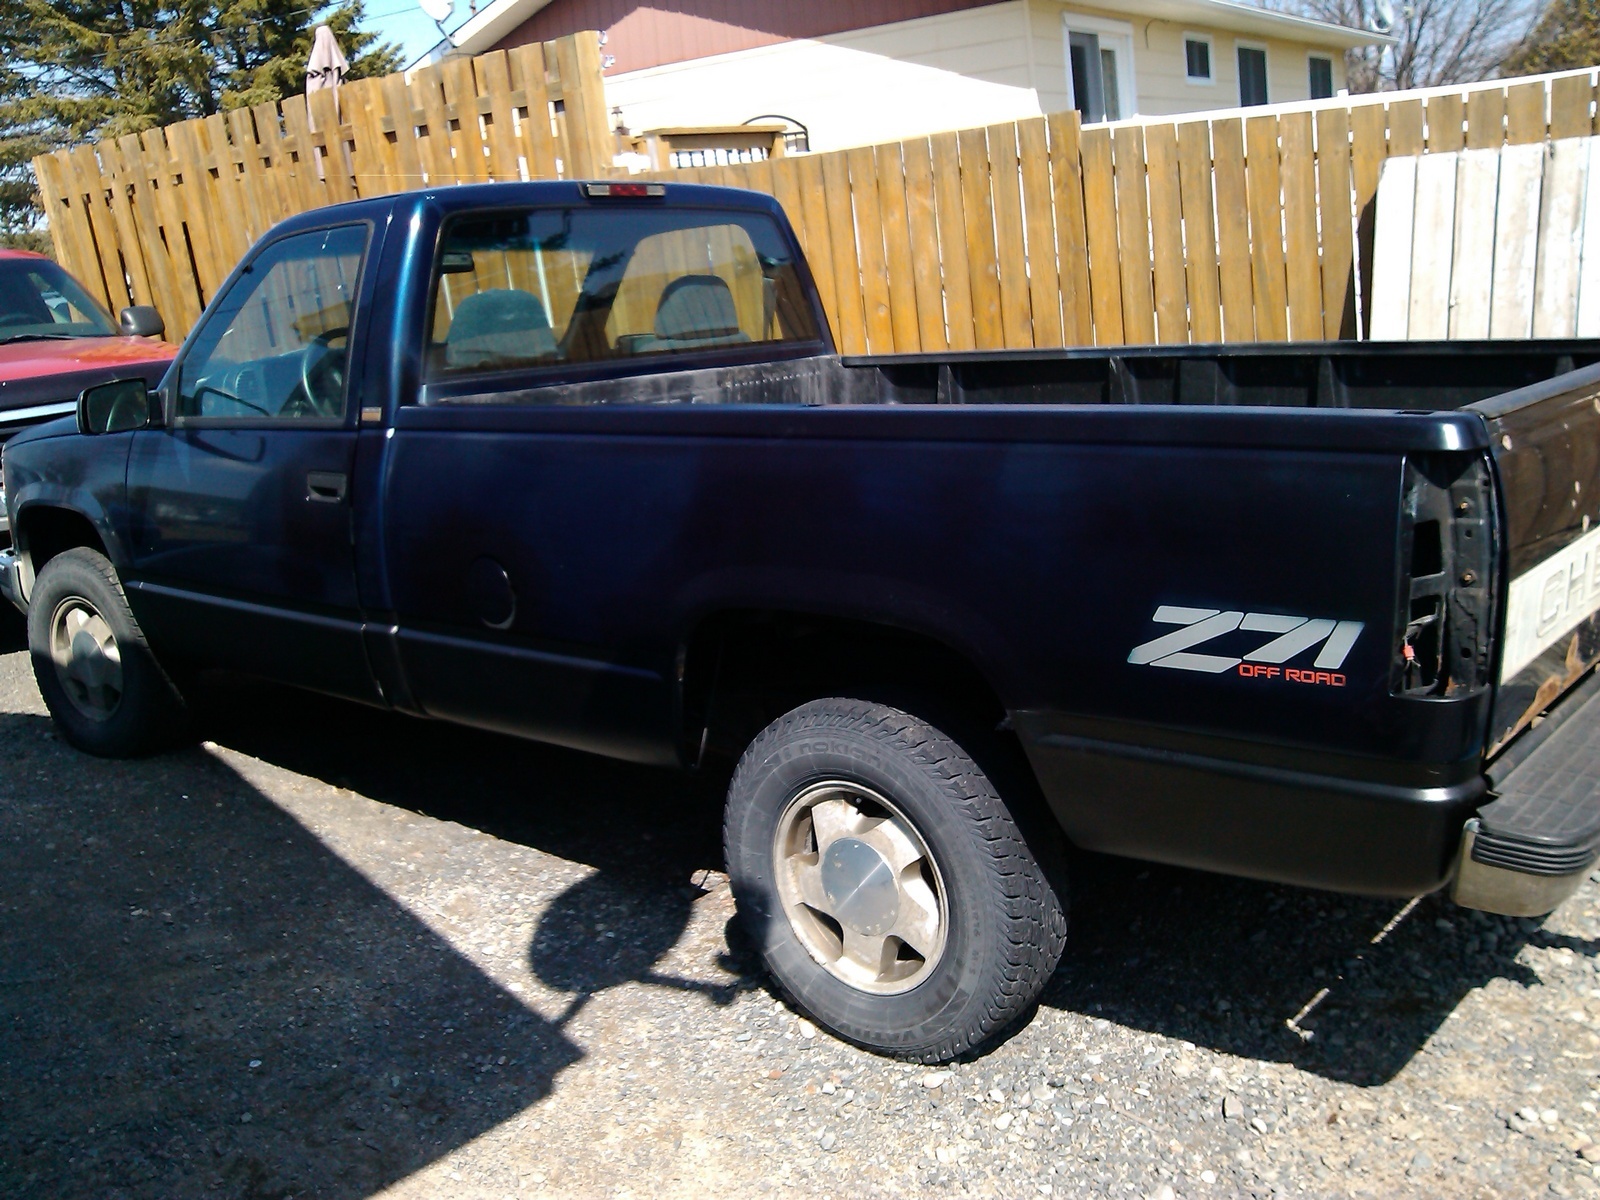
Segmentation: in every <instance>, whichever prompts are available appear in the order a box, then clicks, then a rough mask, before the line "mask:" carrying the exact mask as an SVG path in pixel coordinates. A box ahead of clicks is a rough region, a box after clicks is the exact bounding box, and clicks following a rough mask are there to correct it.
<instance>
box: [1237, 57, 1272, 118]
mask: <svg viewBox="0 0 1600 1200" xmlns="http://www.w3.org/2000/svg"><path fill="white" fill-rule="evenodd" d="M1266 102H1267V51H1266V49H1265V47H1261V46H1240V47H1239V103H1240V104H1241V105H1243V106H1245V107H1248V106H1250V105H1253V104H1265V103H1266Z"/></svg>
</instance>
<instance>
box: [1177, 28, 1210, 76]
mask: <svg viewBox="0 0 1600 1200" xmlns="http://www.w3.org/2000/svg"><path fill="white" fill-rule="evenodd" d="M1182 40H1183V79H1184V82H1185V83H1189V84H1192V85H1193V86H1195V87H1216V86H1217V39H1216V35H1215V34H1210V33H1200V32H1198V31H1196V30H1192V29H1187V30H1185V31H1184V33H1183V39H1182ZM1190 42H1204V43H1205V45H1206V67H1207V69H1208V70H1210V72H1211V74H1209V75H1191V74H1189V43H1190Z"/></svg>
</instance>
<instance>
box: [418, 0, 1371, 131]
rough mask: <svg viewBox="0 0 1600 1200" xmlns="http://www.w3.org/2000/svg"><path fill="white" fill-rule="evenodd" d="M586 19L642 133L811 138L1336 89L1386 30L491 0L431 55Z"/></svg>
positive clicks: (1177, 5)
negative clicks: (779, 130)
mask: <svg viewBox="0 0 1600 1200" xmlns="http://www.w3.org/2000/svg"><path fill="white" fill-rule="evenodd" d="M580 29H600V30H602V31H604V33H605V34H606V41H605V54H606V61H607V69H606V95H607V101H608V103H609V104H611V105H612V106H613V107H614V108H617V109H620V110H621V120H622V122H623V123H624V124H625V125H626V126H627V127H628V128H629V129H631V130H633V131H635V132H639V131H644V130H651V129H660V128H667V127H682V126H718V125H737V124H743V123H746V122H752V121H757V120H765V121H771V120H774V119H782V120H786V121H788V122H789V123H790V127H791V128H792V129H796V130H802V129H803V130H804V131H805V134H806V137H807V140H808V142H809V148H810V149H812V150H833V149H838V148H840V147H844V146H858V145H866V144H871V143H875V142H884V141H893V140H898V139H901V138H905V137H912V136H916V135H919V134H924V133H931V132H936V131H939V130H945V129H961V128H969V127H972V126H976V125H984V124H988V123H991V122H994V121H1004V120H1015V119H1018V118H1021V117H1027V116H1037V115H1039V114H1040V113H1047V112H1055V111H1060V110H1063V109H1068V108H1077V109H1078V110H1079V111H1080V112H1081V113H1083V116H1084V120H1085V121H1101V120H1116V119H1119V118H1123V117H1131V116H1135V115H1152V116H1163V115H1170V114H1175V113H1185V112H1196V111H1204V110H1208V109H1219V108H1233V107H1236V106H1239V105H1253V104H1267V103H1277V102H1281V101H1289V100H1307V99H1315V98H1319V97H1323V96H1332V95H1335V94H1337V93H1338V92H1339V91H1340V90H1342V89H1343V87H1344V83H1345V76H1344V52H1345V50H1347V49H1350V48H1352V47H1357V46H1365V45H1372V44H1375V43H1381V42H1384V41H1386V40H1387V39H1385V38H1383V37H1381V36H1380V35H1377V34H1373V33H1369V32H1366V31H1363V30H1358V29H1350V28H1347V27H1345V26H1342V25H1331V24H1327V23H1325V22H1322V21H1313V20H1309V19H1307V18H1304V17H1296V16H1290V15H1288V14H1285V13H1280V12H1271V11H1268V10H1266V9H1262V8H1257V7H1255V6H1253V5H1249V4H1242V3H1236V2H1233V0H1119V4H1118V7H1117V8H1116V9H1115V10H1112V9H1107V8H1095V7H1091V6H1088V5H1083V4H1078V3H1071V4H1065V3H1060V2H1059V0H1006V2H1005V3H999V4H995V3H971V2H970V0H967V2H963V0H872V2H856V3H851V2H849V0H806V2H805V3H793V2H790V0H643V2H641V0H489V2H488V3H485V4H483V5H482V6H481V7H480V8H479V9H478V10H477V12H476V13H475V14H474V15H473V16H472V17H471V19H469V20H468V21H467V22H466V23H465V24H464V25H462V26H461V27H460V28H459V29H458V30H457V31H456V32H455V35H454V39H453V40H454V42H455V49H454V50H453V51H450V50H449V47H448V46H447V45H446V44H444V43H441V45H440V47H438V48H437V49H436V50H435V52H434V54H433V55H432V56H430V57H434V58H436V57H439V56H440V54H441V53H442V52H446V51H448V52H451V53H467V54H482V53H484V52H486V51H489V50H492V49H496V48H504V47H508V46H516V45H521V44H523V43H526V42H530V41H543V40H548V39H551V38H555V37H559V36H562V35H564V34H567V33H572V32H575V31H577V30H580Z"/></svg>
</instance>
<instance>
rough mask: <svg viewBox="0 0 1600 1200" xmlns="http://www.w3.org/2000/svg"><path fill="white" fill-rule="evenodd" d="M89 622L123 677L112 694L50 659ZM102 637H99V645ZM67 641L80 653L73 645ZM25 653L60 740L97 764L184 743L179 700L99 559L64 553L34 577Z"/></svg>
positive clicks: (110, 570) (82, 550) (80, 551)
mask: <svg viewBox="0 0 1600 1200" xmlns="http://www.w3.org/2000/svg"><path fill="white" fill-rule="evenodd" d="M86 614H92V616H98V617H99V618H101V619H102V620H103V622H104V625H105V627H106V630H108V631H109V637H110V638H111V639H112V641H113V642H114V644H115V649H116V658H117V659H118V660H119V662H118V666H119V667H120V670H119V671H118V672H116V673H115V680H116V683H115V687H114V688H113V687H112V686H110V685H103V686H99V687H96V688H94V689H88V688H86V687H85V686H84V685H83V684H82V683H81V682H79V681H78V680H77V679H75V678H73V677H71V676H70V675H68V674H67V672H66V670H65V669H64V668H63V667H62V666H58V663H57V661H56V656H55V655H54V654H53V653H52V637H53V633H54V632H62V630H63V629H64V628H65V622H67V621H68V620H73V619H76V618H77V617H79V616H83V615H86ZM92 616H91V617H90V619H91V620H92ZM58 617H60V618H61V620H62V622H63V625H62V626H61V627H60V628H58V626H57V619H58ZM93 628H94V629H96V630H100V626H98V625H94V626H93ZM106 630H101V631H100V639H101V640H102V641H103V640H104V637H105V636H107V633H106ZM65 640H66V643H67V645H69V646H73V647H75V646H76V645H77V640H76V638H70V637H69V638H66V639H65ZM28 652H29V656H30V657H31V658H32V660H33V677H34V679H35V680H36V681H37V683H38V685H39V692H40V694H41V695H43V697H44V702H45V707H47V708H48V709H49V710H50V715H51V716H52V717H54V718H55V722H56V725H57V727H58V728H59V729H60V730H61V734H62V736H63V737H64V738H66V740H67V741H68V742H70V743H71V744H72V745H74V746H76V747H77V748H78V749H79V750H83V751H85V752H87V753H89V754H95V755H99V756H100V757H102V758H134V757H137V756H140V755H144V754H151V753H153V752H155V751H158V750H164V749H167V748H169V747H171V746H173V745H175V744H177V743H178V742H180V741H182V740H183V739H184V737H185V736H186V734H187V732H188V719H187V718H188V713H187V710H186V709H185V707H184V703H183V699H182V697H181V696H180V695H179V694H178V691H177V689H176V688H175V687H174V686H173V685H172V681H171V680H170V679H169V678H168V677H167V675H166V673H165V672H164V671H162V669H161V666H160V664H159V663H157V662H156V658H155V655H154V654H152V653H151V652H150V647H149V645H148V644H147V643H146V642H145V639H144V634H143V633H142V632H141V631H140V629H139V623H138V622H137V621H135V620H134V619H133V612H132V611H131V610H130V609H129V608H128V598H127V596H126V595H125V594H124V593H123V590H122V582H121V581H120V580H119V579H118V578H117V571H116V568H115V567H113V566H112V565H111V563H110V561H109V560H107V558H106V556H105V555H103V554H101V553H99V552H98V551H95V550H90V549H88V548H87V547H78V548H76V549H72V550H66V551H63V552H62V553H60V554H58V555H56V556H55V557H54V558H52V559H51V560H50V561H49V562H47V563H46V564H45V566H44V569H43V570H42V571H40V572H39V577H38V578H37V579H36V580H35V581H34V585H33V592H32V595H30V596H29V598H28Z"/></svg>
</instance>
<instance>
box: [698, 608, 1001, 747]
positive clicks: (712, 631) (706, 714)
mask: <svg viewBox="0 0 1600 1200" xmlns="http://www.w3.org/2000/svg"><path fill="white" fill-rule="evenodd" d="M823 696H849V697H851V698H854V699H862V700H876V701H880V702H882V703H887V704H893V705H895V706H896V707H899V708H904V709H906V710H907V711H909V712H915V713H916V714H917V715H918V716H921V717H924V718H925V719H927V720H929V721H932V722H934V723H935V724H941V723H942V724H943V725H944V726H945V727H946V732H948V733H950V734H951V736H957V737H958V736H960V735H959V734H958V733H957V730H958V729H962V730H978V731H982V732H985V733H987V732H989V731H993V730H994V729H996V728H997V727H998V726H999V725H1000V724H1001V722H1003V721H1004V720H1005V716H1006V709H1005V705H1004V704H1003V703H1002V702H1001V700H1000V697H999V695H998V694H997V693H996V691H995V689H994V687H993V685H992V684H990V682H989V681H988V679H986V678H985V677H984V675H983V673H982V672H981V671H979V670H978V669H977V667H976V666H974V665H973V663H972V662H971V661H970V660H969V659H968V658H967V657H966V656H964V655H962V654H961V653H959V652H958V651H956V650H953V649H951V648H950V647H949V646H947V645H945V644H944V643H943V642H940V641H938V640H936V639H934V638H930V637H927V636H925V635H922V634H917V633H912V632H909V631H906V630H902V629H896V628H894V627H892V626H886V625H876V624H873V623H871V622H866V621H852V620H848V619H843V618H837V617H820V616H812V615H808V614H804V613H790V612H771V611H742V612H730V613H721V614H718V615H717V616H715V617H713V618H710V619H709V620H707V621H706V622H704V623H703V624H702V625H701V626H700V627H699V628H698V629H697V630H696V631H695V635H694V637H693V638H692V639H691V640H690V641H689V643H688V646H687V648H686V651H685V654H684V659H683V697H684V722H685V735H686V742H687V747H686V748H687V750H688V751H689V757H690V758H691V759H693V758H695V757H697V756H699V755H702V754H710V755H715V756H718V757H728V758H731V757H737V756H738V755H739V754H740V753H741V752H743V750H744V748H745V746H747V745H748V744H749V743H750V741H751V740H752V739H753V738H754V737H755V735H756V734H757V733H759V732H760V731H761V730H762V729H763V728H765V727H766V726H767V725H768V724H769V723H771V722H772V721H773V720H774V719H776V718H777V717H780V716H782V715H783V714H784V713H786V712H788V711H789V710H790V709H791V708H794V707H796V706H797V705H800V704H803V703H805V702H806V701H808V700H815V699H819V698H820V697H823Z"/></svg>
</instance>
